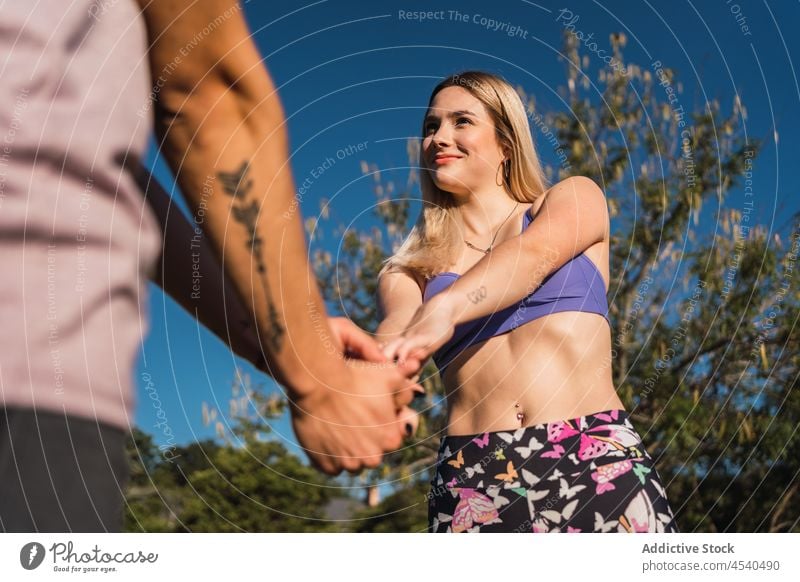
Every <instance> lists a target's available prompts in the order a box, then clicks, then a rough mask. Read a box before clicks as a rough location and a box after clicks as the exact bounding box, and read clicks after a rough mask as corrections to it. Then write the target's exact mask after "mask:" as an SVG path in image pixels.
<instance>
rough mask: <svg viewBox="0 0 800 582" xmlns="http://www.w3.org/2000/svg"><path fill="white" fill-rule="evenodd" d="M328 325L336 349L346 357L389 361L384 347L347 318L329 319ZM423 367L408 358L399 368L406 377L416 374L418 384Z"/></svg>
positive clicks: (413, 359)
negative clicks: (420, 370)
mask: <svg viewBox="0 0 800 582" xmlns="http://www.w3.org/2000/svg"><path fill="white" fill-rule="evenodd" d="M328 324H329V325H330V328H331V332H332V333H333V341H334V343H335V344H336V347H337V348H338V349H339V351H340V352H342V353H344V355H345V357H347V358H352V359H357V360H365V361H367V362H374V363H377V364H379V363H382V362H388V361H389V360H388V359H387V358H386V356H385V355H384V353H383V351H382V350H383V348H384V346H383V345H381V344H379V343H376V342H375V340H373V339H372V337H370V335H369V334H368V333H366V332H365V331H364V330H362V329H361V328H360V327H358V326H357V325H356V324H355V323H353V322H352V321H350V320H349V319H347V318H346V317H329V318H328ZM421 365H422V362H421V361H420V360H418V359H416V358H408V360H406V361H404V362H403V365H402V366H400V367H399V368H400V371H401V372H403V373H404V374H405V375H406V376H410V375H412V374H415V377H414V379H413V381H414V382H416V378H419V374H418V372H419V369H420V367H421Z"/></svg>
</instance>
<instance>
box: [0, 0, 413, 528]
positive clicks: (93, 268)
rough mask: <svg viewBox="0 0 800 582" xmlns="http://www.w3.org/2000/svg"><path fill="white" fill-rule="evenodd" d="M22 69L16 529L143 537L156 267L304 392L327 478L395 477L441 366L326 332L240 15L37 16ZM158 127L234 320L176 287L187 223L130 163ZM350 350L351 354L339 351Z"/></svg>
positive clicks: (14, 293)
mask: <svg viewBox="0 0 800 582" xmlns="http://www.w3.org/2000/svg"><path fill="white" fill-rule="evenodd" d="M145 40H147V43H146V42H145ZM0 56H1V58H0V63H2V65H0V66H2V67H3V69H2V78H3V84H2V86H0V91H2V92H3V93H4V97H5V99H4V100H3V102H4V103H7V104H13V105H10V106H7V107H5V108H3V110H2V111H0V140H2V141H0V232H2V234H3V236H2V239H0V241H1V242H0V245H2V249H1V250H0V267H2V273H3V276H2V277H0V299H1V300H0V321H2V326H0V407H2V408H0V479H2V483H3V485H2V488H3V490H2V495H0V530H3V531H103V530H111V531H113V530H118V529H120V528H121V507H122V495H123V492H124V483H125V480H126V476H127V467H126V464H125V456H124V443H125V438H126V433H127V430H128V429H129V427H130V423H131V421H132V418H131V412H132V410H131V406H132V391H133V388H132V371H133V365H134V361H135V357H136V353H137V351H138V349H139V345H140V342H141V338H142V335H143V333H144V332H145V329H146V323H145V318H144V317H143V316H142V315H141V312H142V304H143V302H144V299H145V298H144V293H145V287H144V281H145V280H146V277H147V276H148V275H151V274H155V275H156V278H157V279H158V280H159V281H160V282H161V283H162V284H163V285H164V287H165V288H166V289H167V291H168V292H171V293H173V294H175V296H176V298H177V299H178V301H179V302H180V303H181V304H182V305H184V306H185V307H189V308H190V309H191V310H192V311H193V312H194V313H195V314H196V316H197V317H198V319H199V320H200V321H203V322H206V323H207V324H208V325H209V327H210V328H211V329H212V331H214V332H215V333H217V334H218V335H220V336H221V337H223V339H225V340H226V341H228V342H229V344H230V345H232V347H233V349H235V350H236V351H237V352H238V353H240V354H242V355H245V356H247V357H249V358H250V359H252V360H254V361H256V362H257V363H260V364H261V367H262V368H263V369H264V370H265V371H267V372H268V373H270V374H271V375H272V376H273V377H274V378H275V379H276V380H277V381H279V382H280V383H281V384H282V385H283V386H284V387H285V388H286V390H287V393H288V396H289V399H290V401H291V403H292V406H291V409H292V422H293V427H294V429H295V432H296V434H297V437H298V439H299V441H300V443H301V444H302V445H303V447H304V448H305V449H306V451H307V452H308V454H309V458H310V459H311V461H312V463H314V465H316V466H317V467H319V468H320V469H321V470H323V471H325V472H327V473H330V474H336V473H339V472H340V471H342V470H347V471H351V472H356V471H359V470H360V469H362V468H364V467H374V466H376V465H377V464H378V463H379V462H380V460H381V457H382V454H383V453H384V452H386V451H389V450H392V449H395V448H397V447H398V446H399V445H400V443H401V441H402V437H403V435H404V434H407V432H408V430H407V426H406V425H408V424H410V425H411V429H413V424H414V421H415V419H414V414H413V412H412V411H411V410H410V409H409V408H408V406H407V405H408V404H409V403H410V401H411V399H412V391H413V390H419V387H418V386H416V385H415V384H414V383H413V382H412V381H409V380H408V379H407V376H410V375H411V374H413V373H414V372H416V371H417V368H418V367H419V362H412V361H409V362H408V363H407V364H406V365H405V367H403V368H397V367H395V366H394V365H390V364H388V363H385V362H384V363H377V364H376V363H374V362H373V363H372V364H365V363H363V362H362V363H358V362H355V361H353V360H349V359H346V358H345V357H343V354H342V351H347V352H348V354H350V355H361V356H362V357H364V358H367V359H373V360H374V361H375V362H377V361H378V360H379V359H380V358H379V356H376V355H375V354H376V352H377V346H375V345H374V344H372V343H371V339H370V338H368V337H366V336H365V335H363V332H360V331H359V330H356V329H354V328H353V326H347V325H346V324H343V323H342V322H341V320H337V321H336V324H335V325H334V327H333V329H331V326H330V324H329V323H328V319H327V317H325V309H324V305H323V303H322V300H321V297H320V293H319V290H318V288H317V285H316V281H315V280H314V276H313V273H312V272H311V269H310V268H309V266H308V262H307V259H306V254H307V253H306V245H305V238H304V232H303V227H302V217H301V216H300V214H299V213H298V212H294V211H293V207H292V203H293V201H294V184H293V181H292V176H291V173H290V168H289V165H288V162H287V160H288V156H287V149H288V145H287V133H286V128H285V125H284V116H283V111H282V107H281V104H280V101H279V99H278V96H277V93H276V92H275V88H274V86H273V84H272V81H271V79H270V77H269V75H268V73H267V71H266V69H265V68H264V66H263V65H262V63H261V61H260V57H259V54H258V51H257V50H256V48H255V46H254V44H253V42H252V41H251V40H250V38H249V32H248V30H247V26H246V24H245V20H244V16H243V12H242V10H241V8H240V7H239V6H238V4H237V3H236V2H235V1H234V0H204V1H203V2H195V1H193V0H174V1H160V2H150V1H149V0H141V6H137V5H136V4H134V3H133V2H132V0H119V1H110V0H109V1H106V0H103V1H100V0H96V1H90V0H79V1H77V2H73V3H69V6H67V5H66V4H64V3H63V2H59V1H58V0H48V1H42V2H38V3H35V5H31V3H26V2H20V3H16V2H15V3H11V5H8V6H5V7H4V8H3V24H2V25H0ZM148 57H149V69H148ZM151 112H152V116H151ZM152 117H154V118H155V122H156V132H157V136H158V138H159V141H160V145H161V147H162V151H163V153H164V154H165V156H166V158H167V160H168V162H169V163H170V166H171V168H172V170H173V171H174V172H175V174H176V176H177V178H178V182H179V184H180V187H181V190H182V192H183V193H184V195H185V197H186V198H187V202H188V203H189V206H190V208H191V209H192V212H193V213H194V215H195V218H196V219H197V222H198V223H200V222H201V221H200V220H199V218H200V217H201V216H202V224H201V226H202V229H203V238H204V239H205V240H204V244H207V245H208V247H209V248H210V249H212V250H213V253H214V255H215V257H216V259H213V258H210V256H209V255H208V253H206V256H207V257H209V258H208V259H207V260H212V259H213V260H216V261H217V264H218V265H222V266H223V267H224V273H225V278H224V280H223V281H222V282H221V283H219V279H221V277H217V279H218V283H219V285H221V286H217V287H215V289H221V288H222V289H224V288H225V286H226V285H230V286H231V287H232V288H233V290H234V291H235V294H236V295H237V297H238V307H236V306H231V305H227V306H224V307H225V309H227V310H228V311H227V312H226V311H224V310H223V306H221V305H220V304H216V305H209V302H208V301H206V302H202V304H201V303H200V302H197V303H196V304H192V303H191V296H190V299H189V302H187V300H186V289H187V287H186V285H185V282H186V281H185V279H184V280H182V281H181V280H178V279H177V278H175V277H173V278H172V280H170V278H169V277H164V276H163V275H164V273H165V272H167V269H168V265H170V264H174V259H170V253H172V252H173V249H177V251H176V252H180V251H181V248H182V247H181V245H182V244H184V243H185V239H180V240H179V241H178V242H177V243H176V242H175V241H174V240H171V239H170V238H169V231H170V229H169V228H167V229H166V234H167V239H166V240H165V241H163V243H162V241H161V240H160V239H161V237H160V232H159V231H160V229H159V224H158V220H157V219H156V216H159V217H160V218H161V219H162V221H161V222H162V225H166V222H165V221H164V220H163V219H164V216H165V215H161V214H158V215H154V213H153V212H152V210H151V208H150V206H149V205H147V204H146V203H145V200H144V198H143V196H142V192H141V190H140V189H139V188H138V187H137V185H136V182H135V181H134V177H133V176H132V174H131V172H129V171H128V170H127V169H125V168H126V167H130V166H131V165H132V164H135V162H136V160H137V159H138V158H139V157H140V156H141V155H142V153H143V152H144V149H145V144H146V139H147V136H148V133H149V131H150V129H151V122H150V120H151V119H152ZM154 206H157V203H154ZM181 241H183V242H181ZM162 248H163V249H164V252H165V254H164V256H163V258H162V269H160V274H159V272H157V270H156V269H155V266H156V263H157V261H158V259H159V257H160V256H161V251H162ZM154 271H155V273H154ZM226 281H227V282H226ZM204 284H205V283H204ZM209 285H210V284H209ZM207 291H208V292H207V293H206V296H213V295H214V294H215V293H216V291H213V290H212V289H211V287H209V288H208V289H207ZM201 295H202V293H201ZM217 296H222V295H221V294H220V295H217ZM228 296H230V294H229V295H228ZM237 309H238V310H239V317H238V319H237V320H235V323H233V322H231V323H230V325H227V324H224V322H225V321H226V318H227V315H228V314H229V313H230V310H234V311H235V310H237ZM229 321H230V320H229ZM241 321H245V322H247V321H249V322H250V324H251V325H252V328H251V329H250V330H249V331H248V329H247V325H246V324H241V325H240V323H239V322H241ZM221 322H222V323H221ZM331 336H332V337H334V338H335V343H336V344H337V347H340V348H341V350H330V349H327V348H326V346H325V342H324V341H323V338H324V337H331ZM253 337H257V338H258V340H259V341H258V343H255V342H253V341H252V338H253Z"/></svg>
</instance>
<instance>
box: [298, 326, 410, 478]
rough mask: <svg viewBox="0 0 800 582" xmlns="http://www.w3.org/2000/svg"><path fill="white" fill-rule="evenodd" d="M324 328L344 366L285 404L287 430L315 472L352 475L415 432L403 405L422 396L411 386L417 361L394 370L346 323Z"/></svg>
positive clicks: (371, 343)
mask: <svg viewBox="0 0 800 582" xmlns="http://www.w3.org/2000/svg"><path fill="white" fill-rule="evenodd" d="M328 323H329V326H330V329H331V331H332V335H333V342H334V344H335V345H336V347H337V348H338V350H339V353H338V354H337V355H336V357H343V358H344V366H337V367H336V372H335V373H332V374H331V377H330V378H320V382H321V383H322V385H321V386H319V388H318V389H316V390H314V391H312V392H311V393H309V394H307V395H305V396H303V397H300V398H296V399H295V400H294V401H293V402H291V408H292V426H293V428H294V431H295V433H296V434H297V437H298V439H299V441H300V443H301V445H302V446H303V448H304V449H305V450H306V453H307V454H308V456H309V459H310V460H311V462H312V463H313V464H314V465H315V466H316V467H317V468H318V469H320V470H322V471H323V472H325V473H328V474H330V475H337V474H338V473H340V472H341V471H342V470H346V471H348V472H351V473H357V472H359V471H361V470H362V469H364V468H372V467H377V466H378V465H379V464H380V463H381V461H382V458H383V455H384V453H386V452H388V451H393V450H395V449H398V448H399V447H400V446H401V445H402V442H403V438H404V437H406V436H411V435H412V434H413V433H414V432H415V431H416V428H417V424H418V419H417V413H416V412H415V411H414V410H413V409H411V408H410V407H409V406H408V405H409V404H410V403H411V401H412V400H413V398H414V395H415V394H416V395H424V393H425V391H424V389H423V388H422V387H421V386H420V385H419V384H417V380H418V379H419V375H418V372H419V368H420V362H419V360H416V359H414V358H409V359H408V360H407V361H406V362H404V365H402V366H397V365H395V364H393V363H391V362H390V361H388V360H387V359H386V357H385V356H384V355H383V353H382V352H381V350H380V348H379V347H378V345H377V344H376V343H375V342H374V340H373V339H372V338H371V337H370V336H369V335H368V334H367V333H365V332H364V331H363V330H361V329H359V328H358V327H357V326H356V325H355V324H353V323H352V322H351V321H350V320H348V319H347V318H344V317H334V318H329V320H328ZM409 376H413V377H412V378H409Z"/></svg>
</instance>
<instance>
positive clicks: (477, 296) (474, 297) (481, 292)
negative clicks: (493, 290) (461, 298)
mask: <svg viewBox="0 0 800 582" xmlns="http://www.w3.org/2000/svg"><path fill="white" fill-rule="evenodd" d="M467 299H469V300H470V301H471V302H472V303H474V304H476V305H477V304H478V303H480V302H481V301H483V300H484V299H486V287H484V286H483V285H481V286H480V287H478V288H477V289H475V291H470V292H469V293H467Z"/></svg>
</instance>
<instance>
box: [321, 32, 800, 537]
mask: <svg viewBox="0 0 800 582" xmlns="http://www.w3.org/2000/svg"><path fill="white" fill-rule="evenodd" d="M610 42H611V45H612V47H613V52H614V58H615V59H616V62H617V63H618V64H622V65H624V66H614V67H611V66H600V65H601V64H602V63H599V62H598V61H596V60H595V61H593V56H592V55H582V54H580V43H579V41H578V39H577V38H576V37H575V36H574V35H572V34H569V33H567V34H566V36H565V47H564V51H563V54H564V55H565V59H564V65H565V71H566V84H565V86H564V87H562V88H561V89H560V93H561V95H562V97H563V98H564V101H565V103H566V104H567V105H568V107H565V108H564V109H563V110H560V111H549V112H543V113H539V112H538V111H537V108H536V106H535V101H534V99H533V97H531V96H528V95H527V94H526V92H525V90H524V88H522V87H519V88H518V91H519V92H520V94H521V96H522V97H523V100H524V102H526V103H528V106H529V118H530V121H531V128H532V131H533V133H534V137H535V139H536V140H537V143H538V144H539V150H540V151H541V152H544V156H545V160H547V158H548V157H551V156H555V157H556V158H557V159H559V162H560V163H559V164H558V165H557V166H555V167H553V166H551V167H548V168H547V173H548V176H549V177H550V178H551V180H553V181H555V180H559V179H563V178H565V177H567V176H569V175H584V176H588V177H590V178H592V179H594V180H595V181H596V182H597V183H599V184H600V185H601V186H602V188H603V189H604V191H605V192H606V196H607V200H608V205H609V209H610V213H611V216H612V241H611V258H610V260H611V273H612V281H611V286H610V294H609V303H610V309H611V321H612V334H613V335H612V338H613V347H614V351H613V352H612V356H613V358H612V361H611V362H610V364H611V365H612V366H613V378H614V381H615V386H617V389H618V391H619V394H620V396H621V398H622V399H623V402H624V403H625V405H626V408H627V409H628V410H629V411H630V412H631V413H632V420H633V422H634V423H635V425H636V426H637V429H638V430H639V432H640V433H641V434H642V435H643V437H644V439H645V441H646V445H647V447H648V450H649V452H650V453H651V454H652V455H653V457H654V458H655V459H656V461H657V467H658V470H659V473H660V475H661V477H662V479H663V480H664V482H665V483H666V484H667V487H668V492H669V494H670V498H671V501H672V505H673V509H674V510H675V511H676V514H677V519H678V523H679V526H680V527H681V529H682V530H683V531H748V532H749V531H800V529H798V520H800V509H798V507H800V506H798V504H797V503H796V501H797V499H798V496H797V495H798V479H797V477H798V470H800V460H799V459H800V455H798V453H800V446H799V445H798V435H797V424H798V418H800V398H799V397H798V394H797V390H795V389H794V388H795V387H796V386H797V378H798V363H799V362H798V358H800V356H798V354H800V350H799V349H798V348H799V347H800V346H798V334H797V333H796V332H795V325H796V323H797V319H798V305H799V304H800V301H798V299H800V295H799V294H798V288H797V285H796V284H795V285H793V286H792V285H791V282H792V272H793V270H794V268H795V266H796V260H797V254H798V243H800V239H798V236H800V222H798V221H797V216H795V217H794V222H793V223H792V226H793V229H794V230H793V231H792V232H791V233H789V235H788V236H789V238H788V240H787V241H784V240H783V239H782V238H781V235H783V238H786V233H776V232H773V231H772V230H770V229H769V228H767V227H766V226H764V225H758V224H756V223H755V209H754V208H755V205H754V203H753V200H754V197H752V196H748V195H747V194H748V193H750V194H752V191H749V190H747V189H748V188H750V187H751V186H752V185H753V183H754V182H753V176H757V175H758V163H757V156H758V151H759V148H760V142H759V141H758V140H755V139H753V138H752V136H748V134H747V131H746V119H747V112H746V108H745V107H744V105H743V104H742V103H741V102H740V101H739V99H738V97H737V98H734V99H733V102H732V103H731V105H730V109H729V111H728V112H727V113H724V112H723V107H722V105H721V104H720V103H719V102H718V101H717V100H712V101H709V102H704V103H701V104H699V105H696V104H693V103H690V102H689V101H688V100H687V99H686V98H685V97H684V95H683V90H682V86H681V83H680V82H679V81H678V77H677V74H676V72H675V71H673V70H671V69H669V68H666V67H662V66H659V65H658V64H657V63H656V64H654V65H648V66H646V67H642V66H639V65H637V64H634V63H626V62H625V59H624V55H623V48H624V46H625V42H626V39H625V36H624V35H623V34H613V35H611V37H610ZM551 146H552V148H553V149H552V151H551V152H549V151H548V148H549V147H551ZM417 148H418V143H417V142H416V141H414V140H410V141H409V143H408V152H409V155H408V158H409V162H410V164H409V165H410V166H411V167H412V168H413V167H416V166H417V163H416V155H417V154H416V152H417ZM362 169H363V172H364V174H365V175H367V176H370V177H371V180H372V184H373V190H374V194H375V196H376V199H377V205H376V207H375V214H376V217H377V218H378V220H379V222H380V224H381V227H374V228H372V229H370V230H368V231H359V230H356V229H352V228H351V229H344V228H343V227H342V226H341V225H338V226H337V227H334V228H331V227H328V228H329V229H331V230H333V232H334V233H335V234H337V235H339V236H341V237H342V241H343V244H342V247H341V252H340V254H339V255H338V256H337V261H336V262H335V263H334V261H333V260H332V258H331V255H330V253H329V252H328V251H326V250H324V249H322V248H317V249H314V252H313V257H314V267H315V269H316V272H317V275H318V279H319V282H320V285H321V286H322V289H323V294H324V296H325V298H326V300H328V301H329V304H330V305H331V306H335V309H341V310H342V311H343V312H344V313H345V314H346V315H347V316H348V317H351V318H352V319H353V320H354V321H355V322H356V323H357V324H359V325H360V326H362V327H364V328H365V329H372V330H374V329H375V328H376V327H377V324H378V319H377V313H376V306H375V294H376V285H377V274H378V271H379V270H380V266H381V262H382V260H383V259H384V258H385V257H386V256H388V255H390V254H391V252H392V249H394V248H396V247H397V246H398V245H399V243H400V242H401V241H402V240H403V239H404V237H405V236H406V234H407V232H408V229H409V227H410V226H409V219H410V218H411V216H410V214H411V212H412V210H413V211H414V213H416V211H417V210H418V208H419V207H418V205H415V204H412V201H413V200H419V199H420V194H419V192H418V178H417V175H416V171H415V170H411V171H410V173H409V175H408V177H407V178H406V179H404V180H392V179H387V178H385V177H384V176H382V174H381V171H380V170H379V168H378V167H377V166H376V165H374V164H368V163H366V162H363V163H362ZM755 183H756V184H757V181H755ZM737 187H744V188H745V189H746V190H745V197H744V200H743V201H729V200H728V195H729V193H730V192H731V190H732V189H734V188H737ZM704 205H705V206H706V212H705V213H703V207H704ZM321 208H322V212H321V219H322V221H323V224H322V226H320V225H317V232H319V231H320V230H322V231H324V230H326V227H325V222H326V221H330V218H329V215H328V213H327V201H325V200H323V201H322V205H321ZM701 214H702V217H703V219H702V220H701ZM710 222H714V223H716V224H715V225H716V226H717V228H713V227H709V223H710ZM313 247H314V245H313V241H312V249H313ZM423 378H424V379H425V380H424V381H425V384H426V388H427V389H428V397H427V400H426V401H425V402H423V403H420V404H418V405H417V407H418V410H419V411H420V412H421V413H422V422H421V425H420V430H419V432H418V434H417V436H416V439H415V442H414V443H412V446H409V447H407V448H404V449H403V450H402V451H400V452H398V453H395V454H392V455H389V456H388V457H387V459H386V462H385V463H384V465H383V466H382V467H380V468H379V469H377V470H374V471H371V472H369V473H368V474H366V476H365V478H366V480H367V482H368V483H372V484H378V483H381V482H390V483H392V484H393V485H394V493H393V494H392V495H390V496H389V497H387V498H386V500H385V501H384V502H382V503H381V504H380V505H379V506H378V507H376V508H372V509H370V510H368V511H366V512H365V513H363V514H361V515H359V517H361V518H363V520H362V521H359V522H357V523H358V524H357V525H355V526H354V527H355V529H357V530H358V531H419V530H420V529H422V528H424V523H425V512H426V503H427V500H426V498H425V495H424V491H426V487H427V483H428V482H429V481H430V478H431V469H432V468H433V464H434V462H435V455H436V451H437V448H438V443H439V437H440V435H441V434H442V433H441V430H442V427H443V425H444V416H443V412H444V410H443V405H442V403H443V392H442V386H441V380H440V378H439V377H438V375H437V374H436V370H435V368H434V367H433V366H432V365H431V364H428V367H426V369H425V373H424V374H423ZM793 502H794V503H793Z"/></svg>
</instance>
